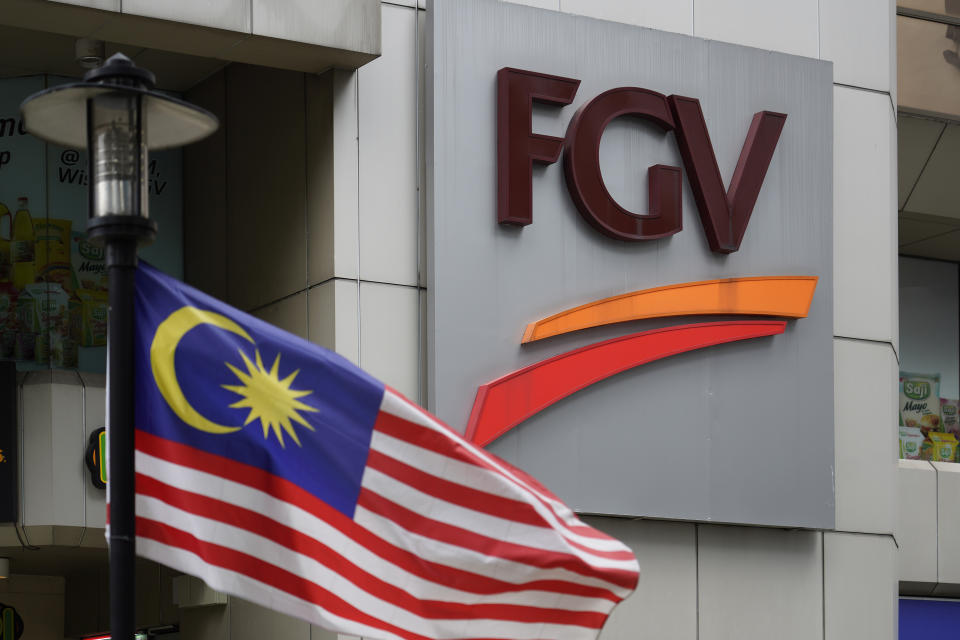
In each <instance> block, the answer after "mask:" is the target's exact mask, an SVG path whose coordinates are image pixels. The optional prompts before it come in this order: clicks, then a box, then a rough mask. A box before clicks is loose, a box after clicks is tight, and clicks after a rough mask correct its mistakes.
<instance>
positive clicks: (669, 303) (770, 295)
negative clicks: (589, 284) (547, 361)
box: [522, 276, 817, 343]
mask: <svg viewBox="0 0 960 640" xmlns="http://www.w3.org/2000/svg"><path fill="white" fill-rule="evenodd" d="M816 287H817V277H816V276H759V277H751V278H724V279H721V280H703V281H701V282H684V283H680V284H672V285H667V286H664V287H656V288H654V289H643V290H640V291H632V292H630V293H624V294H622V295H618V296H613V297H611V298H604V299H602V300H595V301H593V302H588V303H587V304H584V305H580V306H579V307H573V308H571V309H566V310H564V311H561V312H559V313H556V314H554V315H552V316H550V317H548V318H543V319H542V320H537V321H536V322H532V323H530V324H529V325H527V328H526V331H524V334H523V340H522V342H523V343H527V342H533V341H535V340H542V339H544V338H550V337H553V336H558V335H561V334H564V333H570V332H572V331H580V330H581V329H588V328H590V327H599V326H603V325H607V324H614V323H617V322H629V321H631V320H645V319H648V318H667V317H672V316H694V315H752V316H776V317H781V318H805V317H806V316H807V313H808V312H809V310H810V303H811V301H812V300H813V292H814V290H815V289H816Z"/></svg>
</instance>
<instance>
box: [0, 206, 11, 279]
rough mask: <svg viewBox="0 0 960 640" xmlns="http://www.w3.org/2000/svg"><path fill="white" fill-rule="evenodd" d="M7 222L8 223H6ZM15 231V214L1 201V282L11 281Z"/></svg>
mask: <svg viewBox="0 0 960 640" xmlns="http://www.w3.org/2000/svg"><path fill="white" fill-rule="evenodd" d="M4 222H6V223H4ZM11 233H13V216H12V215H11V214H10V209H7V205H5V204H3V203H2V202H0V282H10V278H11V276H12V274H11V272H12V271H13V266H12V265H11V263H10V234H11Z"/></svg>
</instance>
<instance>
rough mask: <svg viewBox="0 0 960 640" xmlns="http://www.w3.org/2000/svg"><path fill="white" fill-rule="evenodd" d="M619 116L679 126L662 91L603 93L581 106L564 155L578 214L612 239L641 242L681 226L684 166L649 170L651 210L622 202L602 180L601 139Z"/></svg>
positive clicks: (668, 127)
mask: <svg viewBox="0 0 960 640" xmlns="http://www.w3.org/2000/svg"><path fill="white" fill-rule="evenodd" d="M619 116H636V117H640V118H644V119H646V120H649V121H650V122H653V123H654V124H656V125H657V126H659V127H660V128H661V129H663V130H664V131H665V132H666V131H672V130H673V129H674V128H675V127H674V120H673V116H672V114H671V112H670V106H669V104H668V103H667V98H666V97H665V96H664V95H663V94H660V93H657V92H655V91H649V90H647V89H638V88H635V87H623V88H619V89H611V90H610V91H606V92H604V93H601V94H600V95H599V96H597V97H596V98H594V99H593V100H591V101H590V102H588V103H586V104H585V105H583V106H582V107H580V109H579V110H578V111H577V113H576V114H575V115H574V116H573V119H572V120H571V121H570V125H569V127H568V128H567V138H566V151H565V152H564V158H563V166H564V172H565V174H566V178H567V189H568V190H569V191H570V195H571V197H572V198H573V201H574V203H575V204H576V205H577V209H578V210H579V211H580V215H582V216H583V217H584V219H585V220H586V221H587V222H589V223H590V224H591V225H593V227H594V228H595V229H597V230H598V231H600V232H601V233H603V234H605V235H608V236H610V237H611V238H617V239H619V240H630V241H638V240H652V239H655V238H663V237H666V236H670V235H673V234H674V233H677V232H678V231H680V230H682V229H683V215H682V202H681V197H682V174H681V172H680V167H673V166H667V165H662V164H658V165H654V166H652V167H650V169H649V170H648V171H647V181H648V194H649V196H648V197H649V213H647V214H637V213H633V212H631V211H628V210H627V209H624V208H623V207H621V206H620V205H619V204H618V203H617V201H616V200H614V199H613V197H612V196H611V195H610V192H609V191H608V190H607V187H606V185H605V184H604V183H603V176H602V175H601V172H600V138H601V137H602V136H603V131H604V129H606V128H607V125H608V124H610V121H611V120H613V119H614V118H617V117H619Z"/></svg>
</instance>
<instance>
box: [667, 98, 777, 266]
mask: <svg viewBox="0 0 960 640" xmlns="http://www.w3.org/2000/svg"><path fill="white" fill-rule="evenodd" d="M669 101H670V109H671V110H672V111H673V117H674V120H675V122H676V126H677V129H676V136H677V142H678V143H679V145H680V155H681V156H682V157H683V163H684V165H685V166H686V167H687V177H688V178H689V180H690V187H691V188H692V189H693V197H694V199H695V200H696V201H697V208H698V209H699V211H700V222H701V223H702V224H703V230H704V231H705V232H706V234H707V241H708V242H709V243H710V250H711V251H715V252H717V253H733V252H734V251H737V250H738V249H739V248H740V242H741V241H742V240H743V234H744V233H745V232H746V230H747V223H749V222H750V214H751V213H752V212H753V206H754V205H755V204H756V202H757V196H758V195H760V187H761V186H762V185H763V179H764V178H765V177H766V175H767V168H768V167H769V166H770V160H771V159H772V158H773V151H774V149H776V147H777V141H779V140H780V132H781V131H782V130H783V125H784V123H785V122H786V120H787V114H785V113H775V112H773V111H760V112H759V113H756V114H754V116H753V122H751V123H750V130H749V131H747V137H746V139H745V140H744V141H743V149H742V150H741V151H740V160H739V161H738V162H737V168H736V170H735V171H734V172H733V178H732V179H731V180H730V189H729V190H728V191H724V189H723V179H722V178H721V177H720V168H719V167H718V166H717V158H716V156H715V155H714V153H713V143H712V142H710V134H709V133H708V132H707V123H706V122H705V121H704V119H703V111H702V110H701V109H700V101H699V100H697V99H696V98H685V97H683V96H670V98H669Z"/></svg>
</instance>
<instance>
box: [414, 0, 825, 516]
mask: <svg viewBox="0 0 960 640" xmlns="http://www.w3.org/2000/svg"><path fill="white" fill-rule="evenodd" d="M428 20H429V21H430V26H429V28H428V38H429V42H430V44H429V49H430V53H429V54H428V69H427V74H428V75H427V92H428V100H427V110H428V112H427V119H428V126H427V147H426V153H427V165H428V173H427V206H428V241H427V248H428V335H429V344H428V349H429V357H428V398H429V401H430V408H431V409H432V410H433V411H434V412H435V413H436V414H437V415H438V416H439V417H440V418H442V419H443V420H445V421H446V422H448V423H449V424H451V425H453V426H454V427H455V428H458V429H460V430H461V431H463V429H464V428H465V426H466V423H467V419H468V416H469V414H470V409H471V407H472V405H473V401H474V397H475V394H476V390H477V387H478V386H479V385H481V384H483V383H486V382H489V381H491V380H494V379H496V378H499V377H500V376H503V375H505V374H507V373H510V372H511V371H514V370H516V369H518V368H521V367H524V366H526V365H530V364H533V363H535V362H539V361H541V360H543V359H545V358H549V357H552V356H554V355H557V354H560V353H564V352H566V351H569V350H571V349H574V348H578V347H582V346H586V345H589V344H592V343H594V342H598V341H600V340H604V339H607V338H612V337H617V336H623V335H627V334H629V333H633V332H636V331H642V330H646V329H651V328H655V327H663V326H671V325H678V324H684V323H688V322H702V321H706V320H715V319H717V318H715V317H713V318H673V319H666V320H644V321H637V322H632V323H625V324H619V325H612V326H606V327H602V328H595V329H589V330H585V331H580V332H576V333H572V334H567V335H562V336H558V337H554V338H549V339H545V340H541V341H539V342H535V343H532V344H528V345H523V346H521V344H520V339H521V336H522V335H523V330H524V327H525V326H526V325H527V324H528V323H529V322H532V321H535V320H538V319H541V318H544V317H547V316H550V315H552V314H554V313H557V312H558V311H561V310H564V309H567V308H570V307H574V306H577V305H581V304H584V303H586V302H590V301H593V300H596V299H600V298H604V297H608V296H613V295H618V294H622V293H626V292H630V291H635V290H639V289H647V288H652V287H657V286H663V285H667V284H674V283H682V282H690V281H697V280H709V279H714V278H727V277H740V276H775V275H815V276H818V277H819V283H818V285H817V289H816V293H815V295H814V298H813V304H812V306H811V308H810V313H809V316H808V317H806V318H801V319H798V320H791V321H789V322H788V325H787V329H786V332H785V333H784V334H783V335H777V336H773V337H767V338H760V339H754V340H748V341H742V342H738V343H731V344H726V345H721V346H716V347H710V348H707V349H701V350H698V351H693V352H690V353H687V354H684V355H679V356H674V357H670V358H666V359H663V360H659V361H656V362H653V363H650V364H646V365H643V366H640V367H637V368H634V369H632V370H629V371H627V372H624V373H621V374H619V375H616V376H614V377H612V378H609V379H607V380H605V381H603V382H600V383H598V384H595V385H592V386H590V387H588V388H586V389H584V390H582V391H579V392H577V393H574V394H573V395H571V396H569V397H567V398H566V399H564V400H562V401H560V402H559V403H557V404H555V405H553V406H551V407H550V408H548V409H547V410H545V411H543V412H541V413H540V414H538V415H535V416H533V417H532V418H530V419H528V420H526V421H525V422H523V423H522V424H520V425H518V426H517V427H515V428H514V429H513V430H512V431H510V432H508V433H507V434H506V435H504V436H503V437H501V438H500V439H499V440H496V441H494V442H493V443H491V444H490V445H489V449H490V450H491V451H492V452H494V453H496V454H497V455H499V456H501V457H503V458H505V459H506V460H508V461H510V462H512V463H514V464H516V465H518V466H519V467H521V468H523V469H524V470H526V471H528V472H530V473H531V474H533V475H534V476H535V477H537V478H538V479H539V480H540V481H542V482H543V483H544V484H545V485H546V486H548V487H550V488H551V489H552V490H553V491H554V492H556V493H557V494H558V495H559V496H560V497H561V498H563V499H564V500H565V501H567V502H568V504H570V506H571V507H573V508H575V509H577V510H578V511H581V512H588V513H602V514H618V515H629V516H647V517H656V518H672V519H690V520H700V521H714V522H735V523H745V524H757V525H772V526H796V527H810V528H832V527H833V525H834V495H833V464H834V454H833V442H834V435H833V433H834V432H833V430H834V425H833V420H834V411H833V393H834V386H833V343H832V333H833V330H832V327H833V302H832V298H833V282H832V269H833V245H832V237H833V227H832V223H833V196H832V171H833V168H832V158H833V150H832V144H833V132H832V125H833V111H832V108H833V107H832V66H831V64H830V63H828V62H822V61H818V60H812V59H808V58H801V57H797V56H789V55H784V54H779V53H772V52H768V51H762V50H758V49H751V48H746V47H740V46H735V45H729V44H724V43H719V42H712V41H707V40H701V39H696V38H692V37H688V36H681V35H677V34H671V33H664V32H658V31H652V30H649V29H643V28H638V27H632V26H627V25H621V24H616V23H610V22H604V21H599V20H594V19H590V18H584V17H578V16H571V15H567V14H561V13H557V12H551V11H543V10H539V9H535V8H531V7H525V6H518V5H513V4H510V3H502V2H496V1H492V0H463V1H460V0H442V1H438V2H434V3H433V4H432V5H431V7H430V9H429V11H428ZM502 67H516V68H520V69H525V70H530V71H536V72H540V73H547V74H553V75H559V76H565V77H570V78H576V79H579V80H581V85H580V88H579V90H578V92H577V95H576V98H575V100H574V102H573V104H571V105H569V106H566V107H563V108H558V107H552V106H535V108H534V123H533V130H534V131H535V132H536V133H543V134H548V135H554V136H563V135H564V133H565V131H566V127H567V124H568V122H569V121H570V118H571V117H572V115H573V113H574V112H575V111H576V109H577V108H578V107H579V106H580V105H582V104H584V102H586V101H587V100H589V99H591V98H592V97H594V96H596V95H598V94H599V93H601V92H603V91H606V90H608V89H612V88H614V87H623V86H634V87H642V88H646V89H650V90H653V91H657V92H660V93H663V94H666V95H670V94H678V95H683V96H690V97H694V98H698V99H699V100H700V103H701V105H702V107H703V112H704V116H705V118H706V122H707V126H708V128H709V131H710V137H711V140H712V142H713V146H714V150H715V153H716V156H717V161H718V163H719V168H720V172H721V174H722V176H723V179H724V183H725V184H728V183H729V180H730V177H731V175H732V173H733V170H734V167H735V165H736V163H737V159H738V158H739V155H740V149H741V146H742V145H743V141H744V137H745V135H746V133H747V129H748V127H749V125H750V122H751V119H752V117H753V114H754V113H756V112H758V111H763V110H768V111H777V112H783V113H786V114H788V118H787V121H786V125H785V127H784V129H783V132H782V135H781V137H780V141H779V144H778V145H777V148H776V151H775V153H774V156H773V160H772V162H771V164H770V167H769V170H768V172H767V176H766V179H765V181H764V184H763V187H762V189H761V191H760V195H759V198H758V200H757V203H756V206H755V207H754V210H753V215H752V218H751V220H750V224H749V226H748V227H747V231H746V235H745V237H744V240H743V243H742V245H741V247H740V250H739V251H737V252H735V253H732V254H729V255H721V254H716V253H711V252H710V250H709V247H708V245H707V241H706V236H705V234H704V231H703V227H702V225H701V223H700V220H699V217H698V214H697V209H696V204H695V201H694V198H693V194H692V192H691V189H690V185H689V182H688V180H687V175H688V173H687V171H688V169H687V168H686V167H684V165H683V162H682V160H681V158H680V153H679V150H678V147H677V143H676V140H675V137H674V134H673V133H672V132H671V133H666V134H664V133H663V132H662V131H661V130H659V129H657V128H655V127H653V126H651V125H649V124H647V123H646V122H645V121H642V120H639V119H636V118H618V119H616V120H614V121H613V122H611V124H610V125H609V126H608V128H607V129H606V132H605V134H604V136H603V139H602V142H601V147H600V164H601V169H602V173H603V178H604V181H605V183H606V186H607V188H608V189H609V191H610V193H611V194H612V195H613V196H614V197H615V198H616V199H617V200H618V201H619V202H620V204H621V205H622V206H624V207H626V208H627V209H629V210H632V211H640V212H644V211H646V210H647V168H648V167H649V166H650V165H654V164H669V165H675V166H679V167H682V168H683V172H684V183H683V231H681V232H680V233H678V234H676V235H673V236H671V237H670V238H667V239H662V240H655V241H648V242H640V243H626V242H621V241H617V240H612V239H610V238H607V237H605V236H603V235H601V234H599V233H597V232H596V231H595V230H594V229H593V228H592V227H590V226H589V225H588V224H587V223H586V222H585V221H584V219H583V218H582V217H581V216H580V215H579V213H578V212H577V209H576V207H575V206H574V204H573V202H572V200H571V199H570V196H569V193H568V191H567V188H566V184H565V181H564V176H563V166H562V160H561V161H560V162H558V163H556V164H553V165H550V166H548V167H540V166H536V167H535V169H534V173H533V206H534V211H533V223H532V224H531V225H529V226H526V227H523V228H517V227H505V226H500V225H498V224H497V222H496V194H497V177H496V170H497V161H496V139H497V138H496V131H497V130H496V122H497V116H496V74H497V71H498V70H499V69H500V68H502Z"/></svg>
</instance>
